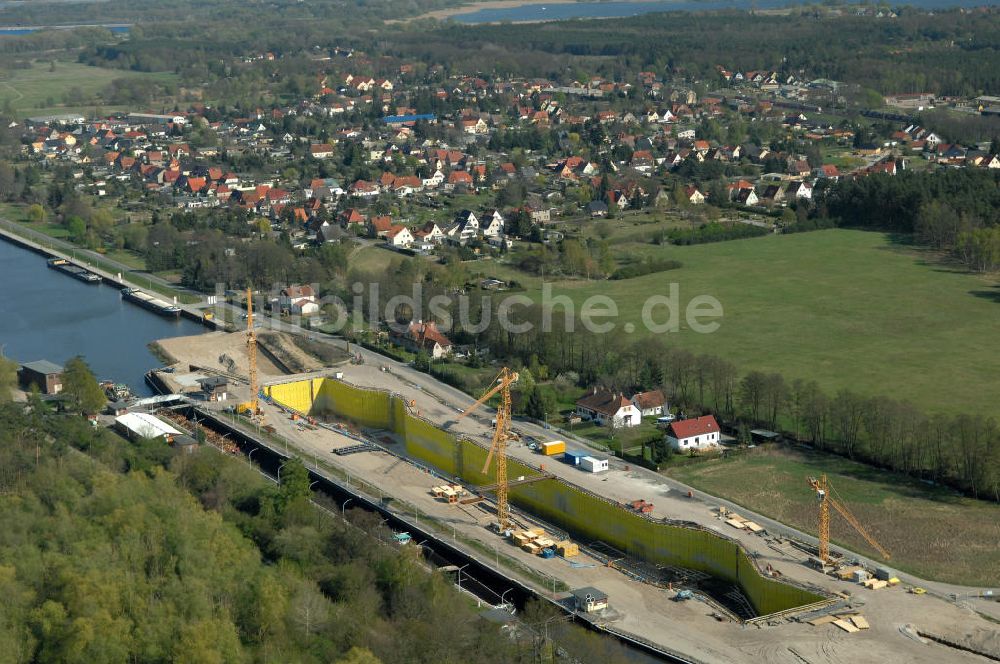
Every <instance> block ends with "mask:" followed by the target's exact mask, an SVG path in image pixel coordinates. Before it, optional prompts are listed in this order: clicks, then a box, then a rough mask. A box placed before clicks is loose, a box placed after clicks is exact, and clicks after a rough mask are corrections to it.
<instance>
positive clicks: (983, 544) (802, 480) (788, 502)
mask: <svg viewBox="0 0 1000 664" xmlns="http://www.w3.org/2000/svg"><path fill="white" fill-rule="evenodd" d="M824 472H825V473H826V474H827V477H828V478H829V481H830V484H831V486H832V487H833V488H834V489H835V493H834V494H833V495H834V498H836V499H838V500H840V502H841V503H842V504H845V505H846V506H847V507H848V509H850V511H851V512H852V513H853V514H854V515H855V516H856V517H857V518H858V519H859V520H860V521H861V523H862V524H863V525H864V526H865V527H866V528H867V529H868V530H869V531H870V532H871V533H872V534H873V535H874V537H875V539H876V540H877V541H878V542H879V543H880V544H882V546H883V547H885V548H886V549H887V550H888V551H889V553H890V554H891V555H892V560H891V561H890V562H889V565H890V566H891V567H895V568H898V569H901V570H903V571H908V572H911V573H913V574H916V575H918V576H920V577H922V578H928V579H933V580H937V581H943V582H947V583H958V584H962V585H979V584H985V585H986V586H991V585H992V584H995V583H996V570H997V569H1000V547H998V546H997V542H998V541H1000V506H998V505H994V504H990V503H986V502H983V501H977V500H972V499H969V498H962V497H958V496H956V495H955V494H954V493H952V492H950V491H946V490H938V489H935V488H933V487H930V486H927V485H925V484H923V483H920V482H916V481H913V480H908V479H900V478H899V477H898V476H895V475H892V474H891V473H885V472H882V471H879V470H877V469H875V468H872V467H870V466H865V465H862V464H859V463H854V462H851V461H848V460H846V459H844V458H842V457H834V456H827V455H819V454H807V453H804V452H797V451H786V450H779V449H773V448H757V449H756V450H750V451H748V452H747V453H745V454H743V455H740V456H739V457H736V458H730V459H719V460H713V461H706V462H703V463H697V464H689V465H686V466H681V467H677V468H674V469H672V470H670V471H668V474H669V475H670V476H672V477H676V478H677V479H679V480H681V481H682V482H685V483H687V484H690V485H692V486H694V487H695V488H697V489H700V490H702V491H705V492H707V493H711V494H713V495H716V496H720V497H722V498H726V499H728V500H731V501H733V502H735V503H737V504H739V505H743V506H745V507H747V508H750V509H752V510H755V511H757V512H760V513H762V514H764V515H765V516H769V517H772V518H774V519H777V520H779V521H781V522H782V523H786V524H788V525H790V526H794V527H795V528H798V529H799V530H802V531H803V532H806V533H810V534H813V535H815V534H816V532H817V528H818V511H817V507H816V496H815V494H814V493H813V492H812V490H811V489H810V488H809V486H808V484H807V481H806V477H807V476H819V475H820V474H821V473H824ZM831 512H832V515H831V517H830V531H831V538H832V539H833V541H834V543H835V544H837V543H839V544H842V545H844V546H847V547H849V548H850V549H851V550H854V551H858V552H859V553H863V554H865V555H868V556H871V557H872V558H873V559H875V560H878V559H879V556H878V553H876V552H875V551H874V550H873V549H872V548H871V547H869V546H868V545H867V544H866V543H865V542H864V540H863V539H862V538H861V536H860V535H858V534H857V533H856V532H855V531H854V530H853V529H852V528H851V527H850V526H849V525H848V524H847V523H846V522H845V521H844V519H843V518H841V516H840V515H839V514H837V513H836V512H834V511H833V510H831ZM915 534H916V536H915Z"/></svg>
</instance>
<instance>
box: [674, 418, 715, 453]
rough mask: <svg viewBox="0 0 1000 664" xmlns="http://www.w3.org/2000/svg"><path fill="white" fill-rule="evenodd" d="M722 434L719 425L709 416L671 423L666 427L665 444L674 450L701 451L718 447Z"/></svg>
mask: <svg viewBox="0 0 1000 664" xmlns="http://www.w3.org/2000/svg"><path fill="white" fill-rule="evenodd" d="M721 436H722V434H721V433H720V431H719V423H718V422H716V421H715V418H714V417H712V416H711V415H705V416H703V417H695V418H692V419H690V420H678V421H676V422H671V423H670V426H669V427H667V442H668V443H670V445H671V446H672V447H673V448H674V449H675V450H703V449H707V448H710V447H718V446H719V444H720V439H721Z"/></svg>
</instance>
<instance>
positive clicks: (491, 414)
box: [156, 312, 1000, 664]
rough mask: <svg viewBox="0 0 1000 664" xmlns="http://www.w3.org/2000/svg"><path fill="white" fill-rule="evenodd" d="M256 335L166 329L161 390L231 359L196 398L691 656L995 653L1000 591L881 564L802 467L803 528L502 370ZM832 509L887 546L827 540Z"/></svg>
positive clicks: (916, 658) (522, 576) (478, 553)
mask: <svg viewBox="0 0 1000 664" xmlns="http://www.w3.org/2000/svg"><path fill="white" fill-rule="evenodd" d="M257 336H258V335H257V333H256V332H255V331H254V328H253V322H252V312H251V313H250V323H249V325H248V331H247V333H245V334H244V333H232V334H224V333H213V334H210V335H201V336H199V337H194V338H191V339H193V340H196V343H189V342H187V341H185V340H184V339H174V340H170V341H169V342H162V343H161V345H162V347H163V349H164V351H166V352H167V353H168V354H169V355H170V356H171V357H172V359H174V360H175V364H174V365H173V366H171V367H169V368H168V369H167V370H166V371H160V372H157V373H156V375H157V380H160V381H162V384H163V385H165V386H167V387H168V389H172V387H173V386H175V385H179V384H182V383H184V381H185V376H186V375H213V374H222V375H225V376H227V377H228V378H229V380H230V392H231V393H232V394H231V398H230V399H229V400H228V401H226V402H216V403H211V404H206V405H205V407H206V408H209V409H212V410H217V411H226V412H227V414H228V416H229V417H232V418H234V419H237V418H238V419H240V420H242V421H245V422H247V423H251V424H253V425H255V426H257V427H258V428H260V427H263V428H264V430H266V432H267V435H268V436H269V438H270V439H271V440H272V441H280V443H279V444H283V445H285V446H286V448H287V449H288V450H289V453H291V454H297V455H298V456H301V457H302V458H303V459H304V460H305V461H306V462H307V464H308V465H309V466H310V467H315V468H321V467H323V468H329V469H333V470H335V471H336V472H337V473H338V475H339V476H341V477H346V478H347V481H348V484H350V485H351V486H358V487H359V488H364V490H365V491H366V493H367V495H373V496H377V497H378V498H379V500H380V501H382V502H383V503H389V502H391V503H392V504H393V505H395V506H396V507H397V508H398V509H400V510H401V511H406V512H410V513H412V515H413V517H414V518H415V519H417V521H419V522H420V523H427V524H429V525H430V526H431V528H432V530H433V531H434V532H436V533H437V534H438V537H439V538H441V539H442V540H447V541H449V542H450V543H451V544H452V545H453V546H455V547H457V548H460V549H462V550H464V551H466V552H467V553H468V554H469V555H470V556H473V557H475V558H476V559H477V560H478V561H479V562H481V563H482V564H485V565H490V566H495V567H496V568H497V569H501V570H503V571H504V572H505V573H506V574H508V575H511V576H513V577H517V578H518V579H519V580H520V581H522V582H523V583H524V584H525V585H526V586H528V587H530V588H532V589H533V590H534V591H535V592H536V593H537V594H539V595H540V596H544V597H548V598H551V599H554V600H556V601H559V602H560V603H561V604H562V605H563V607H564V608H565V609H566V611H567V612H571V613H572V612H578V613H580V614H586V619H587V620H588V621H590V622H592V623H593V624H596V625H598V626H601V627H603V628H606V629H607V630H609V631H612V632H615V633H625V634H629V635H634V636H635V637H637V638H638V639H641V640H644V641H647V642H649V643H653V644H659V645H662V646H663V647H664V648H666V649H669V651H671V652H675V653H682V654H683V656H684V658H685V660H687V661H693V662H705V663H709V662H712V663H714V662H737V661H751V660H757V661H767V662H789V663H798V664H801V663H802V662H809V663H817V664H818V663H821V662H842V661H853V662H887V661H904V660H905V661H912V662H928V663H930V662H941V661H955V662H962V661H969V662H976V661H978V662H982V661H990V660H992V661H1000V633H998V630H997V624H998V621H1000V603H997V602H995V601H990V599H989V598H984V597H981V596H977V597H971V596H967V597H965V598H961V597H957V596H948V595H947V594H945V593H943V592H941V591H940V590H936V589H935V586H934V585H933V584H932V583H919V580H915V579H911V578H908V577H906V576H905V575H903V574H900V573H898V572H896V571H894V570H893V568H892V566H891V553H890V552H888V551H886V550H884V549H883V548H882V547H881V546H880V545H879V544H878V541H877V539H876V538H875V537H874V536H873V535H872V534H871V533H869V532H868V531H867V530H866V529H865V526H864V524H861V523H860V522H858V521H857V520H856V519H854V517H853V515H852V514H851V512H850V506H849V505H845V504H843V503H841V502H840V501H837V500H836V499H835V498H834V497H833V496H835V493H833V492H832V491H831V489H832V487H830V486H829V483H828V481H827V478H826V477H825V476H822V477H814V478H803V491H811V492H813V493H815V495H816V500H817V502H816V505H817V508H816V516H817V521H816V523H817V526H816V532H815V533H813V534H811V535H813V536H814V537H816V539H812V538H810V537H805V536H803V537H799V536H796V534H795V533H794V532H789V530H790V529H787V528H785V527H783V526H782V525H781V524H777V523H774V522H772V521H770V520H768V519H766V518H765V517H762V516H760V515H755V514H752V513H749V512H747V511H746V510H743V509H741V508H739V507H738V506H736V505H731V504H727V503H725V501H720V500H718V499H715V498H713V497H711V496H705V495H700V494H698V493H696V492H693V491H691V490H690V489H688V488H687V487H684V486H683V485H678V483H677V482H675V481H672V480H669V479H667V478H664V477H663V476H661V475H658V474H656V473H654V472H652V471H648V470H646V469H642V468H633V467H629V466H628V465H624V464H623V463H622V462H621V461H620V460H617V459H611V460H606V459H602V458H599V457H600V454H599V453H598V452H597V451H596V450H588V449H586V448H584V447H583V446H582V445H581V444H580V443H579V441H571V442H570V443H569V447H575V448H577V449H569V448H568V447H567V444H566V443H565V442H564V441H562V440H557V439H556V437H555V436H553V435H552V432H550V431H547V430H546V429H544V428H542V427H540V426H536V425H534V424H531V423H528V422H523V421H515V420H513V419H512V418H511V413H510V388H511V386H512V385H514V384H515V382H516V380H517V374H516V373H515V372H513V371H511V370H509V369H506V368H502V367H498V375H497V378H496V380H495V381H494V382H493V383H492V385H491V387H490V388H489V389H487V390H486V392H485V393H484V394H483V395H482V398H480V399H479V400H474V399H472V398H471V397H469V396H467V395H464V394H461V393H458V392H457V391H456V390H454V389H453V388H449V387H448V386H445V385H442V384H440V383H438V382H437V381H435V380H434V379H433V378H431V377H430V376H428V375H426V374H421V373H419V372H416V371H414V370H413V369H412V368H410V367H407V366H405V365H402V364H399V363H395V362H392V361H390V360H387V359H385V358H383V357H381V356H378V355H375V354H374V353H369V352H364V353H362V352H360V351H358V350H357V349H354V350H352V349H351V348H350V347H345V346H344V342H343V341H338V342H336V343H339V344H340V348H341V349H342V350H341V355H340V356H341V357H342V358H343V359H342V360H341V361H340V362H338V363H336V364H333V365H330V364H326V366H323V367H322V368H318V369H316V370H313V371H306V372H303V373H295V374H291V375H289V374H288V373H287V370H288V368H287V367H282V366H280V365H282V364H284V362H282V361H280V360H279V361H277V362H276V361H274V358H275V357H276V356H275V351H274V350H271V351H269V352H268V353H267V354H266V356H264V357H261V358H260V359H259V360H258V350H259V349H258V348H257V344H258V339H257ZM272 343H273V344H276V345H281V344H285V345H287V344H288V343H289V342H288V340H287V339H284V340H282V339H278V340H275V341H273V342H272ZM330 343H331V344H333V343H334V342H332V341H331V342H330ZM280 352H281V351H280V350H279V353H280ZM223 356H225V358H228V359H229V360H230V362H226V361H224V360H223V359H221V358H222V357H223ZM312 361H313V362H318V363H321V364H323V363H322V362H321V361H320V360H319V359H317V358H316V357H313V360H312ZM583 459H589V461H582V460H583ZM748 481H749V480H748ZM344 507H346V505H345V506H344ZM831 519H843V520H844V521H845V522H846V523H847V524H849V525H850V526H851V527H853V528H855V529H857V530H858V532H860V533H861V534H862V535H863V536H864V537H865V538H866V540H867V541H869V543H871V544H872V545H873V547H874V548H875V549H876V550H878V551H880V553H881V554H882V559H881V560H867V559H864V558H862V557H860V556H855V555H854V554H852V553H850V552H845V551H838V550H836V547H831V545H830V543H829V523H830V520H831ZM460 585H461V580H460V579H459V586H460ZM580 589H585V590H586V598H587V601H586V602H584V601H583V600H582V599H581V597H583V596H584V595H583V594H581V592H577V593H574V591H579V590H580ZM595 589H596V591H595ZM595 596H596V597H598V599H600V598H603V601H601V602H598V601H592V600H594V599H595Z"/></svg>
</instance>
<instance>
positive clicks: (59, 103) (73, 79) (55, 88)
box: [0, 61, 176, 114]
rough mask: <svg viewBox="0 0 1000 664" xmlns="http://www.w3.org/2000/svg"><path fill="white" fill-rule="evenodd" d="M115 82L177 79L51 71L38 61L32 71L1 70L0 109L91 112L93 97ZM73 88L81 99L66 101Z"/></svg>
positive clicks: (65, 65)
mask: <svg viewBox="0 0 1000 664" xmlns="http://www.w3.org/2000/svg"><path fill="white" fill-rule="evenodd" d="M116 78H142V79H145V80H148V81H150V82H167V81H172V80H174V79H175V78H176V76H175V75H174V74H172V73H159V72H158V73H148V74H147V73H137V72H130V71H125V70H121V69H106V68H103V67H91V66H89V65H83V64H79V63H76V62H57V63H56V66H55V71H51V70H50V66H49V63H48V62H41V61H37V62H35V63H34V65H33V66H32V68H31V69H0V105H2V104H5V103H7V102H8V101H9V102H10V103H11V105H12V106H13V108H15V109H16V110H17V111H18V112H21V113H34V114H49V113H67V112H77V111H84V110H85V111H88V112H90V111H93V105H92V104H91V103H90V101H91V98H92V97H93V95H95V94H96V93H98V92H100V91H101V90H102V89H103V88H104V87H106V86H107V85H108V84H109V83H111V81H113V80H115V79H116ZM73 88H79V89H80V91H81V92H82V93H83V95H84V98H83V99H66V98H65V95H66V94H68V93H69V92H70V91H71V90H72V89H73ZM81 103H82V104H83V105H81ZM102 108H103V106H102Z"/></svg>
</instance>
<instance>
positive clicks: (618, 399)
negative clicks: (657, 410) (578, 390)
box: [576, 388, 642, 427]
mask: <svg viewBox="0 0 1000 664" xmlns="http://www.w3.org/2000/svg"><path fill="white" fill-rule="evenodd" d="M576 413H577V415H579V416H580V417H583V418H585V419H589V420H593V421H594V422H596V423H597V424H599V425H602V426H603V425H605V424H611V425H613V426H615V427H634V426H639V424H641V423H642V413H641V412H640V411H639V409H638V408H636V407H635V404H634V403H632V401H631V400H629V399H628V398H627V397H625V395H623V394H621V393H620V392H608V391H606V390H598V389H597V388H594V389H592V390H591V391H590V393H589V394H586V395H584V396H583V397H581V398H579V399H577V401H576Z"/></svg>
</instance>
